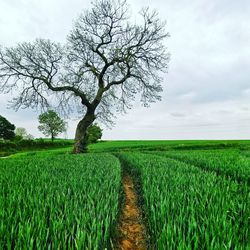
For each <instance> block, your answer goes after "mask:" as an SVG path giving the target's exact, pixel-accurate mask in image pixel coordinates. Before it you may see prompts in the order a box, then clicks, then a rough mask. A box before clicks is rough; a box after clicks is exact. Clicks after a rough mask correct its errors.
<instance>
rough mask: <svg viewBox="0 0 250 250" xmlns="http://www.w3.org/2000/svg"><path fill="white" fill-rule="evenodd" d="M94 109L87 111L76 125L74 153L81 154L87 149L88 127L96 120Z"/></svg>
mask: <svg viewBox="0 0 250 250" xmlns="http://www.w3.org/2000/svg"><path fill="white" fill-rule="evenodd" d="M95 118H96V117H95V114H94V111H89V110H88V111H87V113H86V115H85V116H84V118H83V119H82V120H80V122H79V123H78V125H77V127H76V133H75V146H74V151H73V152H74V153H75V154H80V153H85V152H86V151H87V129H88V127H89V126H90V125H91V124H92V123H93V122H94V120H95Z"/></svg>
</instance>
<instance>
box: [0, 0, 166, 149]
mask: <svg viewBox="0 0 250 250" xmlns="http://www.w3.org/2000/svg"><path fill="white" fill-rule="evenodd" d="M139 15H140V17H141V19H140V21H138V22H134V23H133V22H131V21H130V20H131V19H130V16H129V9H128V5H127V3H126V1H125V0H124V1H123V0H122V1H119V0H96V1H95V2H93V3H92V8H90V9H89V10H86V11H84V12H83V13H82V14H81V15H80V16H79V18H78V19H77V20H76V22H75V24H74V26H73V28H72V30H71V31H70V33H69V35H68V37H67V42H66V43H65V44H63V45H62V44H59V43H55V42H52V41H50V40H45V39H37V40H35V41H34V42H24V43H20V44H18V45H17V46H15V47H11V48H2V49H1V50H0V82H1V84H0V90H1V91H2V92H10V91H12V90H13V89H14V90H15V92H16V93H17V96H16V97H15V98H13V100H12V105H13V107H14V108H16V109H18V108H20V107H32V108H48V107H51V106H57V107H58V108H60V110H61V111H64V112H65V113H67V114H68V115H69V114H72V113H73V112H74V111H77V112H78V113H79V114H80V115H81V117H82V119H81V120H80V121H79V123H78V125H77V128H76V134H75V141H76V142H75V152H76V153H80V152H83V151H84V150H85V149H84V147H85V146H84V145H86V143H85V141H86V131H87V128H88V127H89V126H90V125H91V124H92V123H93V122H94V121H95V119H99V120H100V121H102V122H103V123H105V124H107V123H110V122H112V121H113V118H114V115H115V112H123V111H125V110H126V109H128V108H131V107H132V104H133V102H132V101H133V100H134V99H135V97H136V96H137V95H140V101H141V102H142V103H143V104H144V105H145V106H147V105H148V104H149V103H151V102H155V101H157V100H160V92H161V91H162V85H161V82H162V78H161V75H160V73H161V72H166V71H167V67H168V61H169V54H168V53H167V51H166V46H165V44H164V40H165V38H166V37H168V36H169V35H168V33H167V32H166V31H165V22H162V21H161V20H160V19H159V17H158V14H157V12H156V11H150V10H149V8H144V9H142V10H141V11H140V13H139Z"/></svg>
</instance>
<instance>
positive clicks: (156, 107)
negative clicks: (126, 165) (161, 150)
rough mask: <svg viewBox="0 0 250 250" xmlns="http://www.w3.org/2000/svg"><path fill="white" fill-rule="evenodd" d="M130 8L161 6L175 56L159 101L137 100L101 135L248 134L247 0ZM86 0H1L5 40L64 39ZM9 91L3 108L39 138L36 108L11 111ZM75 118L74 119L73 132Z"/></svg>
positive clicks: (137, 2)
mask: <svg viewBox="0 0 250 250" xmlns="http://www.w3.org/2000/svg"><path fill="white" fill-rule="evenodd" d="M128 3H129V4H130V7H131V9H132V12H133V13H134V14H136V13H137V12H138V11H139V10H140V8H141V7H144V6H149V7H151V8H153V9H156V10H157V11H158V12H159V14H160V16H161V18H162V19H165V20H166V21H167V26H166V29H167V31H168V32H169V33H170V35H171V37H170V38H169V39H168V40H167V41H166V44H167V47H168V50H169V52H170V53H171V61H170V65H169V72H168V74H166V75H165V76H164V82H163V85H164V92H163V93H162V101H161V102H158V103H156V104H153V105H151V107H150V108H144V107H141V106H138V105H136V107H134V108H133V109H131V110H129V111H128V112H127V114H125V115H123V116H119V117H118V119H116V125H115V126H114V127H113V129H112V130H109V129H104V137H103V138H104V139H249V138H250V1H249V0H237V1H236V0H192V1H190V0H154V1H148V0H128ZM89 5H90V1H89V0H71V1H69V0H60V1H58V0H42V1H41V0H0V44H1V45H4V46H12V45H15V44H16V43H18V42H22V41H33V40H34V39H35V38H49V39H51V40H54V41H57V42H62V43H64V41H65V38H66V36H67V34H68V32H69V31H70V29H71V27H72V23H73V20H74V19H76V18H77V16H78V15H79V13H81V10H83V9H84V8H88V7H89ZM10 99H11V96H6V95H1V94H0V114H1V115H2V116H4V117H6V118H7V119H9V121H11V122H12V123H14V124H15V125H16V126H17V127H25V128H26V129H27V131H28V132H29V133H31V134H33V135H34V136H36V137H42V134H41V133H39V131H38V129H37V126H38V123H37V116H38V115H39V113H36V112H35V111H33V110H29V109H20V110H19V111H17V112H15V111H13V110H10V109H7V108H6V107H7V103H8V100H10ZM76 123H77V120H76V119H74V120H69V121H68V124H69V128H68V132H67V136H68V138H73V136H74V132H75V131H74V130H75V127H76Z"/></svg>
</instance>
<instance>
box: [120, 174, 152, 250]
mask: <svg viewBox="0 0 250 250" xmlns="http://www.w3.org/2000/svg"><path fill="white" fill-rule="evenodd" d="M123 189H124V193H125V200H124V204H123V207H122V211H121V217H120V221H119V224H118V231H119V232H118V233H119V239H118V245H117V249H119V250H146V249H147V243H146V237H145V236H146V229H145V226H144V225H143V221H142V212H141V209H140V207H139V206H138V202H137V201H138V197H137V194H136V191H135V187H134V184H133V180H132V178H131V176H129V175H125V176H123Z"/></svg>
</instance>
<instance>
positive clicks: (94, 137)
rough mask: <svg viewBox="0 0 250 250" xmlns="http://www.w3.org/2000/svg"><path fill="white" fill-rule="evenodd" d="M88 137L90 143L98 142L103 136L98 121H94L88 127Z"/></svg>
mask: <svg viewBox="0 0 250 250" xmlns="http://www.w3.org/2000/svg"><path fill="white" fill-rule="evenodd" d="M87 138H88V139H87V142H88V144H90V143H96V142H97V141H98V140H99V139H101V138H102V129H101V128H100V127H99V126H98V124H97V123H94V124H92V125H90V126H89V127H88V130H87Z"/></svg>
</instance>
